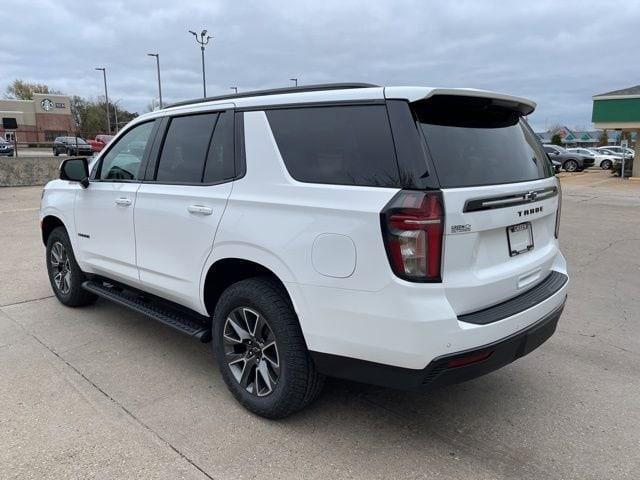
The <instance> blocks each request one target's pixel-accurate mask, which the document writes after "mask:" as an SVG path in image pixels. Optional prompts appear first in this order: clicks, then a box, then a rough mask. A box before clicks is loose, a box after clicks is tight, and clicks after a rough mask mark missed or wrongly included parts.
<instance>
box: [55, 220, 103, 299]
mask: <svg viewBox="0 0 640 480" xmlns="http://www.w3.org/2000/svg"><path fill="white" fill-rule="evenodd" d="M47 272H48V274H49V282H50V283H51V288H52V289H53V293H55V295H56V297H57V298H58V300H60V302H61V303H63V304H64V305H67V306H68V307H80V306H83V305H89V304H91V303H93V302H95V301H96V299H97V298H98V297H97V296H96V295H94V294H93V293H91V292H88V291H86V290H85V289H84V288H82V282H84V281H85V275H84V273H83V272H82V270H80V267H79V266H78V263H77V262H76V258H75V256H74V255H73V249H72V248H71V242H70V241H69V236H68V235H67V231H66V230H65V229H64V228H63V227H57V228H55V229H54V230H53V232H51V234H50V235H49V238H48V239H47Z"/></svg>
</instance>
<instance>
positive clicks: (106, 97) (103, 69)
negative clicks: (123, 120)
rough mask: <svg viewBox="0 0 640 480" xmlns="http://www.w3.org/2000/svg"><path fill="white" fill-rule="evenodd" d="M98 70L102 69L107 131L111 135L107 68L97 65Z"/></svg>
mask: <svg viewBox="0 0 640 480" xmlns="http://www.w3.org/2000/svg"><path fill="white" fill-rule="evenodd" d="M96 70H101V71H102V78H103V79H104V100H105V104H106V106H107V129H108V130H109V131H108V132H107V133H108V134H109V135H111V118H110V115H109V94H108V93H107V69H106V68H105V67H96Z"/></svg>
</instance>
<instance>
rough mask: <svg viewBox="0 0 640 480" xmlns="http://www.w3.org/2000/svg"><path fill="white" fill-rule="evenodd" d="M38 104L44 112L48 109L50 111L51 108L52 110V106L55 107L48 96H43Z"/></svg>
mask: <svg viewBox="0 0 640 480" xmlns="http://www.w3.org/2000/svg"><path fill="white" fill-rule="evenodd" d="M40 105H41V106H42V109H43V110H44V111H45V112H50V111H51V110H53V109H54V107H55V105H54V103H53V102H52V101H51V100H49V99H48V98H44V99H43V100H42V101H41V102H40Z"/></svg>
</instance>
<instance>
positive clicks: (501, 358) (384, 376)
mask: <svg viewBox="0 0 640 480" xmlns="http://www.w3.org/2000/svg"><path fill="white" fill-rule="evenodd" d="M564 303H565V302H564V300H563V302H562V304H561V305H560V306H559V307H558V308H556V309H555V310H553V311H552V312H550V313H548V314H547V315H545V316H544V317H543V318H541V319H540V320H538V321H537V322H535V323H533V324H532V325H529V326H528V327H527V328H525V329H523V330H520V331H518V332H516V333H514V334H512V335H509V336H508V337H506V338H503V339H501V340H498V341H496V342H493V343H490V344H487V345H483V346H480V347H476V348H473V349H470V350H465V351H461V352H456V353H453V354H449V355H443V356H441V357H438V358H436V359H434V360H432V361H431V362H430V363H429V364H428V365H427V366H426V367H425V368H424V369H419V370H415V369H410V368H401V367H395V366H391V365H384V364H380V363H374V362H368V361H365V360H359V359H355V358H349V357H342V356H338V355H331V354H326V353H320V352H311V356H312V357H313V360H314V362H315V364H316V367H317V368H318V370H319V371H320V372H322V373H324V374H325V375H329V376H333V377H338V378H344V379H348V380H354V381H358V382H363V383H370V384H373V385H381V386H384V387H390V388H398V389H402V390H416V391H423V390H428V389H430V388H433V387H439V386H444V385H450V384H454V383H459V382H464V381H467V380H471V379H473V378H476V377H479V376H481V375H485V374H487V373H490V372H492V371H494V370H497V369H499V368H501V367H504V366H505V365H508V364H509V363H511V362H513V361H515V360H517V359H518V358H520V357H523V356H524V355H527V354H528V353H530V352H532V351H533V350H535V349H536V348H538V347H539V346H540V345H542V344H543V343H544V342H545V341H546V340H547V339H548V338H549V337H551V335H553V333H554V332H555V330H556V326H557V324H558V320H559V318H560V315H561V314H562V310H563V309H564Z"/></svg>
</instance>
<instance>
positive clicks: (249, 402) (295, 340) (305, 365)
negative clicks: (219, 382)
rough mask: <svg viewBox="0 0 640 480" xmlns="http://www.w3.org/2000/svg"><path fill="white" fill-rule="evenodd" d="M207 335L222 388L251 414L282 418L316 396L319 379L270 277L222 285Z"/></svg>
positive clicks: (285, 301) (286, 303) (291, 313)
mask: <svg viewBox="0 0 640 480" xmlns="http://www.w3.org/2000/svg"><path fill="white" fill-rule="evenodd" d="M212 333H213V342H212V343H213V348H214V353H215V356H216V359H217V362H218V367H219V369H220V372H221V373H222V377H223V379H224V381H225V383H226V384H227V387H228V388H229V390H230V391H231V393H232V394H233V396H234V397H235V398H236V400H238V402H240V403H241V404H242V405H243V406H244V407H245V408H247V409H248V410H250V411H252V412H253V413H256V414H258V415H260V416H263V417H266V418H284V417H287V416H289V415H291V414H292V413H294V412H296V411H298V410H301V409H302V408H304V407H305V406H306V405H308V404H309V403H310V402H311V401H312V400H314V399H315V398H316V397H317V396H318V395H319V393H320V391H321V389H322V385H323V383H324V377H323V376H322V375H320V374H319V373H318V372H317V371H316V369H315V365H314V363H313V361H312V360H311V357H310V356H309V352H308V350H307V347H306V344H305V341H304V338H303V335H302V330H301V329H300V325H299V323H298V318H297V316H296V314H295V312H294V310H293V308H292V306H291V303H290V301H289V298H288V297H287V293H286V291H284V289H283V287H282V286H281V285H279V284H278V283H277V282H275V281H274V280H272V279H270V278H268V277H256V278H250V279H247V280H242V281H240V282H238V283H235V284H233V285H231V286H230V287H229V288H227V290H225V291H224V293H223V294H222V295H221V297H220V300H219V301H218V304H217V305H216V309H215V314H214V317H213V332H212Z"/></svg>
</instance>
